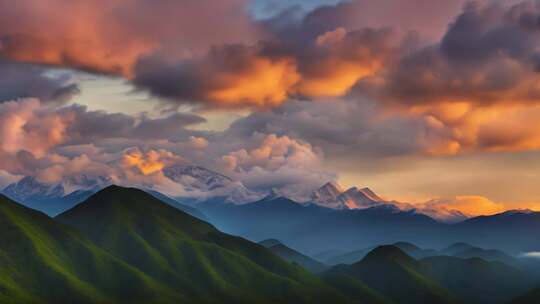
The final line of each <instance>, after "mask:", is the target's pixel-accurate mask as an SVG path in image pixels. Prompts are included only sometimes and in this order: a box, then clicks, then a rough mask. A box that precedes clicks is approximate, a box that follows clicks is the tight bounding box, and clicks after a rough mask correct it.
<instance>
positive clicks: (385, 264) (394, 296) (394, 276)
mask: <svg viewBox="0 0 540 304" xmlns="http://www.w3.org/2000/svg"><path fill="white" fill-rule="evenodd" d="M325 275H326V276H334V277H335V276H338V275H342V276H348V277H352V278H355V279H357V280H359V281H360V282H363V283H362V284H365V285H366V286H367V287H369V289H370V290H374V291H376V292H377V294H380V295H384V296H385V297H387V298H389V299H391V300H392V301H393V302H394V303H396V304H409V303H410V304H417V303H431V304H439V303H457V301H456V298H455V297H454V296H453V295H452V294H451V293H450V292H448V291H447V290H446V289H444V288H443V287H442V286H440V285H439V284H438V283H437V282H436V281H435V280H433V279H431V278H430V277H428V276H426V275H425V274H424V273H423V271H422V266H421V265H420V264H419V263H418V262H417V261H416V260H414V259H413V258H411V257H410V256H408V255H407V254H405V253H404V252H403V251H402V250H400V249H399V248H397V247H395V246H380V247H377V248H375V249H374V250H372V251H371V252H370V253H368V254H367V255H366V257H365V258H364V259H362V260H361V261H360V262H357V263H355V264H353V265H350V266H347V265H340V266H336V267H334V268H333V269H332V270H330V271H329V272H328V273H326V274H325ZM329 283H330V284H332V282H331V280H330V281H329ZM332 285H333V286H335V287H336V288H339V284H332ZM339 289H340V290H341V291H342V292H343V293H345V294H348V295H349V296H350V297H354V295H353V294H351V293H350V292H349V293H347V290H349V289H352V288H350V287H344V288H339ZM352 290H353V291H354V289H352Z"/></svg>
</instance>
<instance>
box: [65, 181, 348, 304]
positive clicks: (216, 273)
mask: <svg viewBox="0 0 540 304" xmlns="http://www.w3.org/2000/svg"><path fill="white" fill-rule="evenodd" d="M57 220H59V221H61V222H64V223H66V224H68V225H71V226H73V227H76V228H77V229H79V230H80V231H82V232H83V233H84V234H85V235H86V236H87V237H89V238H90V239H92V240H93V241H94V242H95V243H96V244H98V245H99V246H100V247H101V248H104V249H105V250H107V251H109V252H110V253H112V254H113V255H115V256H116V257H118V258H120V259H122V260H124V261H126V262H127V263H129V264H131V265H133V266H134V267H137V268H138V269H140V270H141V271H142V272H144V273H147V274H148V275H150V276H151V277H152V278H154V279H156V280H158V281H160V282H164V284H166V285H168V286H170V287H171V288H175V289H178V290H180V291H181V292H182V293H183V294H186V295H187V296H188V297H189V298H190V299H196V300H197V302H199V303H200V302H230V303H232V302H234V303H275V302H279V303H302V302H304V303H316V302H319V303H320V302H332V303H336V302H337V303H339V302H342V301H345V299H344V298H343V297H342V296H341V295H340V294H339V293H338V292H336V291H335V290H334V289H332V288H329V287H327V286H326V285H324V284H323V283H322V282H321V281H320V280H319V279H318V278H316V277H314V276H312V275H310V274H309V273H307V272H306V271H304V270H303V269H302V268H301V267H298V266H294V265H290V264H289V263H286V262H285V261H283V260H281V259H279V258H278V257H276V256H274V255H273V254H271V253H270V252H269V251H268V250H266V249H265V248H264V247H263V246H260V245H257V244H253V243H251V242H249V241H246V240H244V239H242V238H238V237H232V236H229V235H226V234H223V233H221V232H219V231H218V230H216V229H215V228H214V227H213V226H211V225H209V224H208V223H206V222H203V221H200V220H198V219H196V218H194V217H191V216H189V215H187V214H185V213H183V212H181V211H179V210H177V209H175V208H172V207H171V206H169V205H167V204H164V203H162V202H160V201H159V200H157V199H155V198H154V197H152V196H150V195H149V194H147V193H145V192H143V191H140V190H136V189H126V188H120V187H116V186H112V187H109V188H107V189H104V190H102V191H100V192H99V193H97V194H96V195H94V196H93V197H91V198H90V199H88V200H87V201H85V202H84V203H82V204H80V205H78V206H76V207H75V208H73V209H71V210H68V211H67V212H65V213H63V214H61V215H59V216H58V217H57Z"/></svg>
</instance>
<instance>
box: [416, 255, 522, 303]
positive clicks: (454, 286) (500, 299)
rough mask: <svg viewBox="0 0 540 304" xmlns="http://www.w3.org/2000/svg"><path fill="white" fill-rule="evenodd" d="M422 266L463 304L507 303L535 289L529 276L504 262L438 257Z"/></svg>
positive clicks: (432, 258) (426, 260) (425, 260)
mask: <svg viewBox="0 0 540 304" xmlns="http://www.w3.org/2000/svg"><path fill="white" fill-rule="evenodd" d="M420 264H421V265H422V266H423V267H424V268H425V269H426V272H427V273H428V274H429V275H430V276H431V277H433V278H435V279H436V280H437V281H438V282H439V283H441V285H443V286H445V287H446V288H447V289H448V290H450V291H451V292H453V293H454V294H455V295H457V296H458V297H459V298H460V300H461V301H462V303H475V304H495V303H504V302H506V301H508V300H510V299H512V298H514V297H516V296H518V295H520V294H523V293H524V292H525V291H527V290H528V289H529V288H531V287H532V285H531V284H532V283H531V280H530V278H528V277H527V275H525V274H524V273H522V272H520V271H519V270H517V269H514V268H512V267H511V266H508V265H506V264H503V263H501V262H488V261H485V260H482V259H480V258H471V259H461V258H455V257H448V256H438V257H430V258H426V259H423V260H421V261H420Z"/></svg>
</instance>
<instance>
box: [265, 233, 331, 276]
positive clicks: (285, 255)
mask: <svg viewBox="0 0 540 304" xmlns="http://www.w3.org/2000/svg"><path fill="white" fill-rule="evenodd" d="M259 244H260V245H263V246H264V247H266V248H268V250H270V251H271V252H272V253H273V254H275V255H277V256H278V257H280V258H282V259H284V260H285V261H288V262H291V263H296V264H298V265H300V266H302V267H304V268H305V269H307V270H309V271H310V272H312V273H321V272H323V271H325V270H326V269H328V266H326V265H324V264H323V263H321V262H319V261H317V260H315V259H313V258H311V257H309V256H307V255H305V254H302V253H300V252H298V251H296V250H294V249H292V248H289V247H287V246H285V245H284V244H282V243H281V242H279V241H277V240H274V239H268V240H264V241H262V242H259Z"/></svg>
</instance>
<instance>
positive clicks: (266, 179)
mask: <svg viewBox="0 0 540 304" xmlns="http://www.w3.org/2000/svg"><path fill="white" fill-rule="evenodd" d="M322 158H323V156H322V155H321V152H320V151H317V149H315V148H314V147H312V146H311V145H310V144H309V143H306V142H301V141H297V140H294V139H291V138H289V137H287V136H277V135H274V134H271V135H267V136H266V137H264V139H262V141H261V142H260V144H259V145H258V146H257V147H255V148H254V149H251V150H246V149H240V150H237V151H233V152H230V153H228V154H227V155H225V156H223V157H222V161H223V163H224V165H225V168H226V169H227V172H228V173H229V174H230V175H231V176H233V177H236V178H237V179H239V180H241V181H243V182H244V183H245V184H246V186H248V187H251V188H255V189H257V188H262V189H268V188H277V189H279V190H280V191H281V193H282V194H286V195H287V196H289V197H293V198H296V199H298V200H302V199H303V198H305V197H306V196H308V195H309V194H310V191H311V190H313V189H314V188H316V187H317V186H319V185H320V183H321V181H327V180H335V178H336V177H335V176H333V175H332V174H331V173H329V172H328V171H325V170H324V169H323V167H322Z"/></svg>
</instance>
